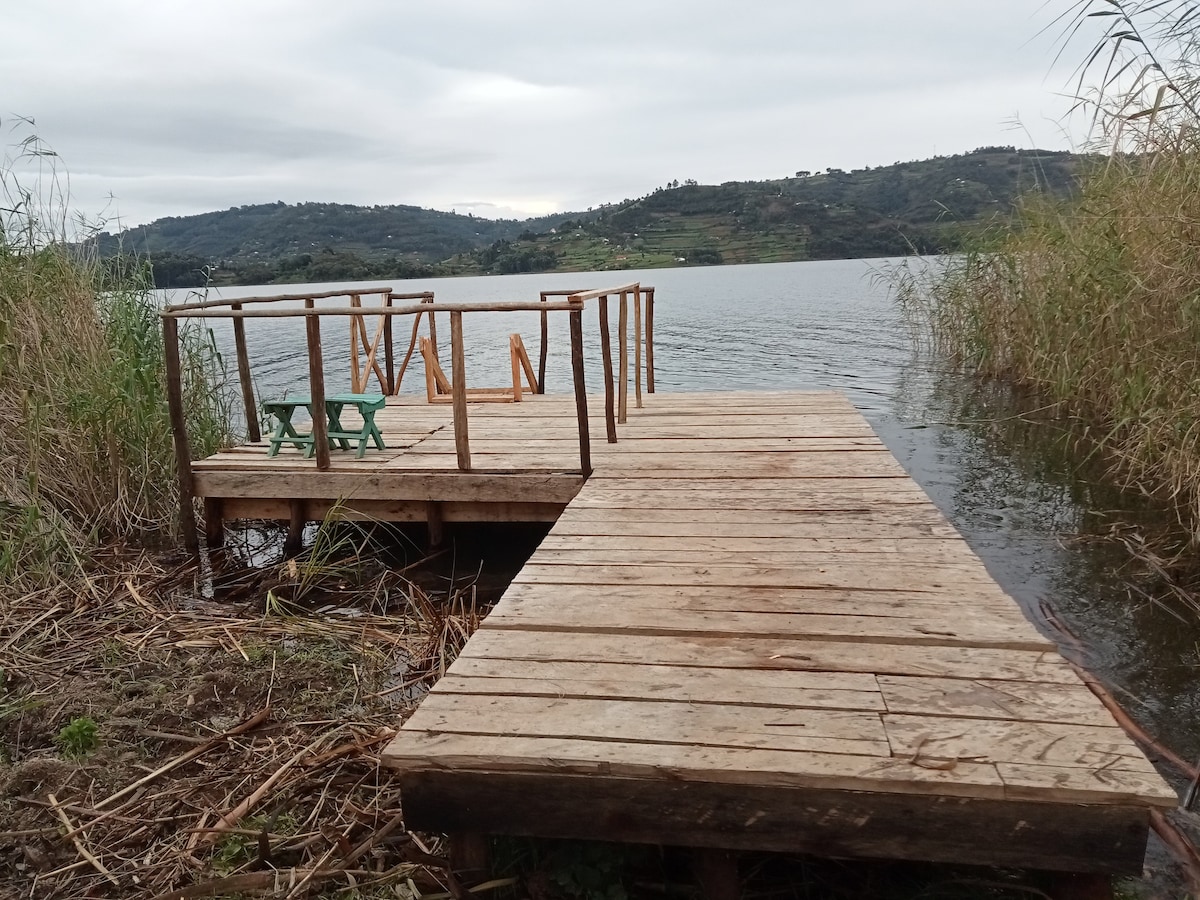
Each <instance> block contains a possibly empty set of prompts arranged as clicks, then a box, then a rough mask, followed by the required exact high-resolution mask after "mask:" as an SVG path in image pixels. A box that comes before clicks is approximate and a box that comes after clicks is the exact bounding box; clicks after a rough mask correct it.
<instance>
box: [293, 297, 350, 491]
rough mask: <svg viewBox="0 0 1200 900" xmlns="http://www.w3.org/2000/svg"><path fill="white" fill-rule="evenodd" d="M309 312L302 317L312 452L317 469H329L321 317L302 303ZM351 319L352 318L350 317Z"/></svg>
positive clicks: (311, 307)
mask: <svg viewBox="0 0 1200 900" xmlns="http://www.w3.org/2000/svg"><path fill="white" fill-rule="evenodd" d="M304 307H305V309H308V310H310V312H309V313H308V315H306V316H305V317H304V330H305V333H306V335H307V337H308V397H309V400H311V401H312V439H313V450H314V452H315V453H316V456H317V468H318V469H328V468H329V423H328V420H327V419H326V418H325V360H324V358H323V357H322V356H321V317H320V316H319V315H317V313H316V312H315V311H312V310H313V301H312V300H305V301H304ZM351 318H353V316H351Z"/></svg>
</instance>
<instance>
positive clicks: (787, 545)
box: [537, 538, 986, 573]
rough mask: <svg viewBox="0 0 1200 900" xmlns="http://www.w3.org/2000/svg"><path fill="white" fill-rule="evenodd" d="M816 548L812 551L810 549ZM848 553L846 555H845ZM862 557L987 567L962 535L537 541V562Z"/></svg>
mask: <svg viewBox="0 0 1200 900" xmlns="http://www.w3.org/2000/svg"><path fill="white" fill-rule="evenodd" d="M814 554H815V555H814ZM846 556H850V557H852V559H850V560H847V559H845V558H844V557H846ZM828 562H833V563H847V562H850V563H860V562H861V563H862V564H863V565H877V564H882V565H885V566H892V565H908V564H913V563H919V564H920V563H930V564H935V565H938V566H952V565H953V566H958V567H961V568H962V569H963V570H964V571H966V570H968V569H971V570H975V571H977V572H979V573H983V572H985V571H986V570H985V569H984V568H983V563H981V562H980V561H979V558H978V557H976V556H975V555H974V554H973V553H972V552H971V550H970V548H968V547H967V545H966V543H965V542H963V541H958V542H954V541H943V542H940V543H939V542H935V541H929V540H927V541H921V542H920V543H919V544H918V545H917V546H915V547H914V546H912V545H911V544H907V545H906V544H897V543H896V542H892V543H890V544H887V543H883V544H882V545H881V542H875V543H873V544H871V545H859V546H856V544H855V542H854V540H853V539H852V538H847V539H844V540H841V541H832V540H831V541H826V542H825V543H824V545H822V546H814V545H813V544H807V545H806V544H804V543H801V542H800V541H798V540H796V539H793V540H791V541H788V540H785V539H776V540H774V541H771V540H770V539H769V538H768V539H765V540H764V541H763V543H762V545H761V546H759V547H740V548H738V549H736V550H722V549H718V548H711V547H708V548H699V549H692V548H690V547H689V548H687V549H684V548H682V547H680V546H678V545H676V546H675V547H661V548H654V549H647V550H641V549H635V548H626V549H623V550H614V549H613V548H611V547H604V548H600V549H596V548H593V547H592V546H591V544H590V542H589V543H584V544H581V545H577V546H574V547H539V548H538V554H537V563H538V564H539V565H571V566H596V565H601V566H609V565H624V566H654V567H656V568H657V567H660V566H733V567H735V568H739V569H745V568H752V567H757V566H761V567H765V568H785V567H791V568H797V569H799V568H809V567H812V566H818V567H822V568H824V567H825V565H826V563H828Z"/></svg>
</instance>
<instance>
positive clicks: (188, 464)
mask: <svg viewBox="0 0 1200 900" xmlns="http://www.w3.org/2000/svg"><path fill="white" fill-rule="evenodd" d="M163 357H164V360H165V364H166V369H167V407H168V412H169V414H170V419H171V440H172V442H173V443H174V445H175V475H176V478H177V479H178V482H179V531H180V533H181V534H182V535H183V546H184V547H185V548H186V549H187V551H188V552H189V553H197V552H198V551H199V549H200V535H199V534H198V532H197V531H196V510H195V508H194V500H195V494H194V492H193V486H192V457H191V451H190V450H189V449H188V439H187V419H186V417H185V416H184V414H183V376H182V374H181V369H180V361H179V323H178V322H177V321H176V320H175V319H172V318H169V317H168V318H164V319H163Z"/></svg>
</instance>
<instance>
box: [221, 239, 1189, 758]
mask: <svg viewBox="0 0 1200 900" xmlns="http://www.w3.org/2000/svg"><path fill="white" fill-rule="evenodd" d="M886 265H887V264H886V261H862V260H847V261H833V262H813V263H781V264H774V265H757V266H727V267H719V268H705V269H658V270H653V271H647V272H620V273H601V274H587V275H580V274H549V275H515V276H504V277H487V278H450V279H436V280H419V281H405V282H401V281H393V282H391V284H392V285H393V287H395V289H396V290H398V291H405V292H409V291H421V290H432V291H434V292H435V293H436V296H437V299H438V300H444V301H483V300H535V299H536V298H537V296H538V292H539V291H540V290H549V289H556V288H572V289H577V288H591V287H603V286H606V285H609V284H617V283H622V282H629V281H634V280H640V281H641V282H642V283H644V284H648V285H654V286H655V287H656V288H657V302H656V307H655V364H656V370H657V378H656V381H657V387H658V389H659V390H661V391H688V390H738V389H753V388H760V389H761V388H777V389H782V388H790V389H804V388H815V389H830V388H832V389H837V390H840V391H844V392H845V393H846V394H847V395H848V396H849V397H850V399H851V401H852V402H853V403H854V404H855V405H856V406H857V407H858V408H859V409H860V410H862V412H863V413H864V415H866V417H867V419H868V420H869V421H870V422H871V424H872V425H873V426H874V428H875V429H876V431H877V432H878V433H879V435H880V437H881V438H882V439H883V440H884V441H885V442H886V443H887V445H888V447H889V448H890V449H891V451H892V452H893V453H894V454H895V455H896V456H897V457H898V458H899V459H900V461H901V463H903V464H904V466H905V467H906V468H907V469H908V471H909V472H910V473H911V474H912V476H913V477H914V478H915V479H916V480H917V481H918V482H919V483H920V484H921V485H922V487H923V488H924V489H925V490H926V491H927V492H928V493H929V495H930V496H931V497H932V498H933V500H934V502H935V503H937V505H938V506H939V507H940V508H941V510H942V511H943V512H944V513H945V514H946V516H947V517H948V518H949V519H950V520H951V522H953V523H954V525H955V526H956V527H957V528H958V529H959V531H961V532H962V534H963V535H964V537H965V538H966V539H967V540H968V541H969V542H970V543H971V545H972V547H973V548H974V549H975V551H976V552H977V553H978V554H979V555H980V556H981V557H982V558H983V561H984V562H985V563H986V565H987V567H988V569H989V570H990V571H991V573H992V574H993V576H994V577H995V578H996V579H997V580H998V581H999V582H1000V584H1001V585H1002V586H1003V587H1004V588H1005V589H1006V590H1007V591H1009V593H1011V594H1012V595H1013V596H1014V597H1015V598H1016V599H1017V601H1018V602H1019V603H1020V604H1021V606H1022V607H1023V608H1024V609H1025V611H1026V613H1027V614H1028V615H1029V616H1030V617H1031V618H1032V619H1034V620H1035V621H1039V622H1040V621H1041V620H1042V615H1041V613H1040V611H1039V610H1040V608H1041V606H1042V605H1043V604H1044V605H1045V606H1046V607H1047V608H1049V609H1051V610H1053V611H1054V613H1055V615H1056V616H1058V617H1059V618H1060V619H1062V620H1063V621H1064V622H1066V623H1067V624H1068V626H1069V627H1070V628H1071V629H1072V630H1073V631H1074V632H1075V633H1076V634H1078V635H1079V636H1080V637H1081V639H1082V640H1083V642H1084V644H1085V645H1086V646H1087V648H1088V651H1089V660H1088V664H1089V665H1090V666H1091V667H1092V669H1093V670H1094V671H1095V672H1096V673H1097V674H1098V675H1100V676H1101V677H1102V678H1103V679H1104V680H1105V681H1107V682H1108V683H1109V684H1110V685H1111V686H1113V687H1114V688H1115V691H1116V693H1117V694H1118V696H1119V697H1121V698H1122V700H1123V702H1124V703H1125V705H1126V707H1127V708H1128V709H1129V711H1130V713H1131V714H1132V715H1133V716H1134V717H1135V718H1138V719H1139V720H1141V721H1142V723H1143V724H1144V725H1146V726H1147V728H1148V730H1150V731H1151V732H1152V733H1154V734H1157V735H1159V736H1160V737H1162V738H1164V739H1165V740H1166V742H1167V743H1168V744H1170V745H1171V746H1173V747H1174V748H1175V749H1176V750H1178V751H1179V752H1181V753H1182V754H1183V755H1185V756H1189V757H1191V758H1195V757H1196V756H1197V755H1200V735H1197V734H1196V733H1193V732H1192V731H1191V729H1190V727H1189V726H1190V724H1191V723H1192V722H1194V721H1196V719H1197V717H1198V715H1200V691H1197V689H1196V688H1197V683H1198V681H1200V658H1198V649H1197V644H1198V641H1200V634H1198V629H1197V628H1195V627H1194V626H1191V625H1188V626H1181V624H1180V621H1179V619H1177V618H1176V617H1175V616H1174V615H1173V614H1172V612H1171V611H1170V610H1168V609H1165V608H1164V607H1163V606H1160V605H1157V604H1155V603H1152V602H1150V601H1149V600H1148V599H1147V598H1146V597H1145V596H1144V595H1143V594H1142V593H1139V591H1141V590H1144V589H1145V588H1146V585H1144V584H1143V583H1142V581H1141V580H1140V578H1139V576H1138V574H1137V572H1136V570H1135V569H1134V568H1133V567H1132V566H1131V564H1130V563H1129V562H1128V557H1127V555H1125V554H1124V553H1122V552H1118V551H1117V549H1115V548H1114V546H1113V544H1112V543H1111V542H1097V541H1088V540H1086V539H1081V538H1086V537H1087V536H1089V535H1091V536H1095V535H1103V534H1105V533H1107V532H1108V531H1109V530H1110V528H1111V526H1112V524H1113V523H1114V522H1116V521H1120V520H1122V519H1126V518H1128V517H1134V518H1136V517H1139V516H1140V517H1146V518H1148V520H1150V521H1153V519H1154V518H1155V517H1156V511H1155V510H1154V509H1152V508H1147V507H1146V506H1145V504H1143V503H1140V502H1139V501H1137V500H1136V499H1135V498H1131V497H1128V496H1122V495H1121V494H1119V493H1118V492H1115V491H1112V490H1110V489H1106V488H1105V487H1104V486H1103V485H1102V484H1100V483H1099V482H1098V479H1097V477H1096V468H1097V467H1096V466H1095V465H1089V464H1087V461H1086V454H1085V453H1081V452H1080V451H1079V450H1078V449H1077V448H1076V447H1074V446H1073V445H1072V442H1071V441H1070V440H1069V435H1067V434H1065V432H1064V430H1063V428H1062V427H1061V425H1060V424H1059V423H1056V422H1054V421H1052V420H1049V419H1047V418H1046V417H1045V415H1044V414H1042V413H1038V412H1037V411H1036V410H1030V409H1029V405H1028V403H1024V402H1023V401H1022V400H1021V398H1019V397H1016V396H1014V395H1013V394H1012V392H1010V391H1008V390H1006V389H1004V388H1002V387H998V386H995V385H990V386H989V385H984V386H980V385H978V384H976V383H974V382H972V381H971V380H969V379H964V378H962V377H959V376H955V375H953V374H948V373H945V372H942V371H939V370H938V369H937V368H936V367H934V366H932V365H931V363H930V362H929V361H927V360H922V359H919V358H917V357H916V356H915V355H914V353H913V352H912V350H911V342H910V339H909V332H908V330H907V328H906V326H905V324H904V323H903V321H902V320H901V317H900V314H899V312H898V310H897V309H896V307H895V305H894V304H893V302H892V300H891V299H890V297H889V296H888V290H887V287H886V284H885V283H884V282H883V281H881V280H880V279H879V278H877V277H875V275H876V274H877V273H879V272H881V271H884V270H885V269H886ZM305 287H306V288H308V289H311V290H313V291H318V290H323V289H326V288H328V287H330V286H325V285H311V286H305ZM303 289H304V288H299V287H296V286H290V287H288V288H286V289H271V288H267V289H264V288H256V289H238V290H229V289H227V290H223V291H222V292H221V295H222V296H224V297H226V298H233V297H237V296H248V295H252V294H262V293H272V292H274V293H282V292H283V291H285V290H286V291H300V290H303ZM364 302H369V301H364ZM615 305H616V304H615V303H614V304H612V306H613V307H614V308H613V309H612V310H611V312H612V315H613V317H614V323H615V312H616V311H615ZM595 314H596V313H595V307H590V308H589V312H588V313H587V315H586V316H585V319H587V320H588V321H587V324H586V326H585V342H590V344H589V346H590V347H591V348H592V349H594V343H595V341H596V337H595V335H596V329H595V320H594V318H593V317H594V316H595ZM326 323H327V324H326V325H325V326H324V328H323V338H324V341H323V343H324V350H325V366H326V372H327V373H328V375H327V377H328V378H329V382H330V389H331V390H334V389H336V390H344V389H347V388H348V386H349V366H348V362H347V338H346V335H347V334H348V323H346V322H343V321H340V320H335V321H333V322H330V320H326ZM441 328H442V329H444V332H443V334H442V335H440V336H441V337H442V344H443V347H445V346H447V345H448V333H447V332H448V323H445V322H444V321H443V323H442V324H441ZM215 330H216V332H217V339H218V343H219V344H220V345H221V346H222V347H224V348H225V349H226V352H228V348H229V347H230V344H231V341H230V338H229V331H228V329H227V327H225V326H224V325H222V324H218V325H217V326H216V328H215ZM369 330H371V331H372V333H373V325H372V326H370V327H369ZM511 331H520V332H521V333H522V334H523V336H524V338H525V343H526V345H527V346H528V347H529V350H530V354H531V355H532V356H534V357H535V359H536V353H537V349H536V348H537V342H536V336H537V333H538V319H537V314H536V313H519V314H504V315H494V314H476V315H467V316H466V317H465V332H466V345H467V350H468V352H467V372H468V383H472V384H476V385H500V384H503V383H504V382H505V380H506V379H508V378H509V377H510V376H509V373H508V355H507V335H508V333H509V332H511ZM408 333H409V325H408V324H407V323H406V324H400V323H397V326H396V345H397V354H398V355H402V354H403V352H404V349H405V348H406V346H407V343H408ZM247 337H248V342H249V346H250V356H251V360H252V363H253V365H254V370H255V375H256V379H257V386H258V390H259V395H260V396H263V395H264V394H267V395H278V394H280V393H282V392H283V391H284V390H285V389H290V390H291V391H292V393H301V392H306V391H307V387H306V380H305V379H306V373H307V363H306V356H305V344H304V327H303V323H302V321H301V320H300V319H269V320H257V321H254V320H251V321H249V322H248V324H247ZM230 358H231V357H230ZM569 362H570V360H569V343H568V339H567V321H566V316H565V315H564V314H558V315H553V316H552V317H551V338H550V358H549V365H548V376H547V384H548V390H550V391H567V390H570V384H571V380H570V369H569ZM589 367H590V368H589V383H590V386H591V388H593V389H595V388H597V387H598V385H599V382H598V372H599V366H598V364H596V362H595V360H594V359H592V360H590V361H589ZM422 378H423V375H422V373H421V370H420V366H419V365H418V366H417V368H416V371H414V372H410V373H409V375H408V376H407V377H406V379H405V385H404V390H405V391H417V392H420V391H423V390H424V384H423V381H422Z"/></svg>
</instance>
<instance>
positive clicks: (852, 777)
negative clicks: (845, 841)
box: [382, 729, 1004, 799]
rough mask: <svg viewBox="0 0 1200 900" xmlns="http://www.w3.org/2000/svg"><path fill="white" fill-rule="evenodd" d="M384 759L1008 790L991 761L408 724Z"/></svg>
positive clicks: (723, 779) (429, 764) (435, 767)
mask: <svg viewBox="0 0 1200 900" xmlns="http://www.w3.org/2000/svg"><path fill="white" fill-rule="evenodd" d="M382 762H383V763H384V765H387V766H393V767H396V768H402V769H404V770H406V771H409V772H435V771H447V772H462V773H466V772H470V771H472V770H475V771H478V770H481V769H487V770H492V771H502V772H506V773H516V772H530V773H533V772H538V771H545V770H546V769H547V768H548V767H549V766H553V767H554V771H556V772H561V773H563V774H575V775H585V776H591V777H604V776H617V777H628V778H647V779H650V778H657V779H663V780H667V779H669V780H672V781H679V782H700V783H706V782H711V783H716V784H740V785H747V784H757V785H766V786H771V787H777V788H825V789H831V788H837V789H842V790H856V789H859V788H860V787H861V786H862V785H863V783H864V782H871V783H873V784H876V785H877V788H876V789H877V790H878V791H880V792H882V793H897V794H930V793H934V792H936V793H939V794H941V793H945V794H947V795H949V796H959V797H991V798H995V799H1000V798H1002V797H1003V796H1004V784H1003V782H1002V781H1001V780H1000V777H999V775H998V774H997V773H996V770H995V767H994V766H990V765H983V764H977V763H963V764H962V768H961V769H960V770H958V771H955V772H949V771H947V770H944V769H933V768H926V767H923V766H916V765H913V764H912V763H910V762H908V761H907V760H895V759H881V758H880V757H878V756H856V755H854V754H850V753H837V754H826V753H812V752H796V751H788V750H763V749H759V748H743V747H738V748H736V749H730V748H727V747H704V746H696V745H685V744H658V743H634V742H629V741H585V740H576V739H570V738H567V739H562V738H531V737H525V736H510V735H486V736H480V735H461V734H432V733H430V732H427V731H410V730H408V729H405V730H404V731H401V732H400V733H399V734H398V735H397V736H396V738H395V739H394V740H393V741H392V742H391V744H390V745H389V746H388V747H387V748H386V749H385V750H384V752H383V755H382Z"/></svg>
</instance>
